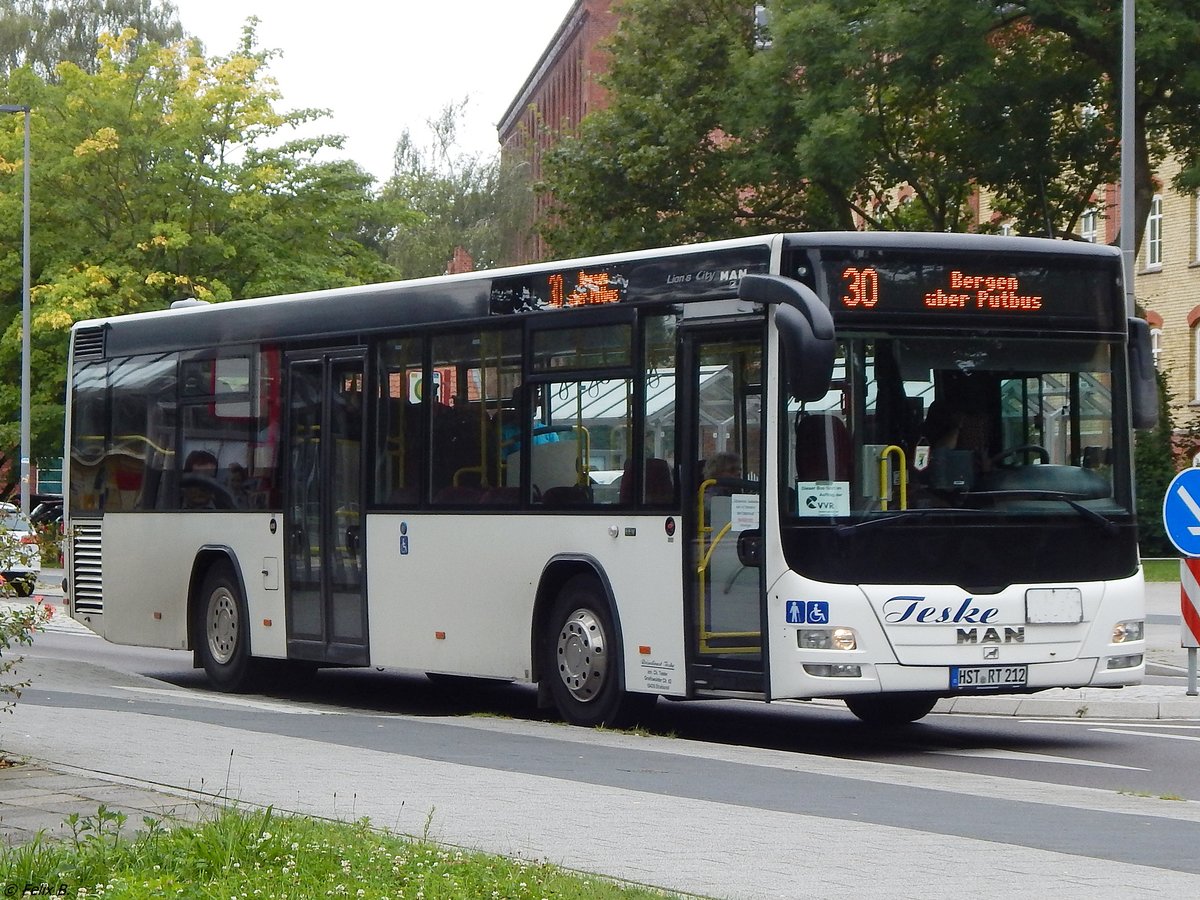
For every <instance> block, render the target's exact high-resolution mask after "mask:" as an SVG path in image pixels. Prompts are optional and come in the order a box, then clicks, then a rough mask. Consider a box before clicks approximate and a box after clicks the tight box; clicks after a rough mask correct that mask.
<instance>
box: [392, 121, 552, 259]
mask: <svg viewBox="0 0 1200 900" xmlns="http://www.w3.org/2000/svg"><path fill="white" fill-rule="evenodd" d="M466 105H467V101H466V100H462V101H458V102H454V103H449V104H447V105H446V106H445V107H444V108H443V110H442V112H441V114H440V115H439V116H438V117H437V118H436V119H432V120H430V121H429V122H427V123H426V124H427V125H428V127H429V130H430V132H431V139H430V141H429V143H428V144H426V145H424V146H422V145H421V144H419V143H418V141H417V139H416V138H415V137H414V135H413V134H412V132H411V131H410V130H409V129H407V128H405V129H404V131H403V133H402V134H401V136H400V140H399V141H398V142H397V143H396V150H395V153H394V156H393V159H394V169H393V174H392V177H391V178H390V179H388V182H387V184H386V185H384V188H383V191H382V195H381V197H382V200H383V202H384V203H388V204H392V207H393V209H399V210H400V211H401V212H402V213H403V215H402V216H401V217H400V218H398V219H397V221H396V225H395V228H394V229H393V231H392V233H391V235H390V237H389V238H388V239H387V240H386V242H385V243H386V248H385V253H386V257H387V260H388V262H389V263H391V264H392V265H393V266H395V267H396V269H397V270H398V271H399V272H400V273H401V275H402V276H403V277H405V278H420V277H423V276H427V275H441V274H443V273H444V272H445V271H446V266H447V264H448V263H449V262H450V259H451V257H452V256H453V255H454V251H455V249H456V248H458V247H462V248H463V249H465V250H466V251H467V252H468V253H469V254H470V255H471V258H472V259H473V260H474V263H475V267H476V268H481V269H486V268H492V267H494V266H496V265H501V264H503V263H506V262H510V261H512V260H513V259H514V258H515V256H516V253H517V249H518V247H519V246H520V241H521V238H522V232H523V231H524V230H525V229H526V228H527V226H525V225H523V224H522V223H525V222H528V220H529V216H530V212H529V211H530V209H531V203H532V201H531V196H532V195H531V192H530V188H529V185H528V184H527V183H526V182H525V181H523V180H522V177H521V173H522V167H521V164H520V162H521V161H520V160H506V161H505V162H503V163H502V162H501V159H500V156H499V154H492V155H483V154H478V153H475V154H472V153H464V152H463V151H462V150H461V149H460V148H459V145H458V130H459V126H460V125H461V123H462V120H463V116H464V114H465V111H466Z"/></svg>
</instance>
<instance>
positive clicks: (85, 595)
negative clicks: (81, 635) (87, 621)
mask: <svg viewBox="0 0 1200 900" xmlns="http://www.w3.org/2000/svg"><path fill="white" fill-rule="evenodd" d="M100 532H101V523H100V520H99V519H96V520H94V521H85V522H72V523H71V588H72V594H73V596H74V598H75V606H74V609H73V610H72V612H73V613H74V615H75V617H76V618H80V617H83V616H87V615H101V614H102V613H103V612H104V578H103V574H102V572H101V567H100V543H101V542H100Z"/></svg>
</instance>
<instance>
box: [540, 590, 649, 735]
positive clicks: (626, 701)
mask: <svg viewBox="0 0 1200 900" xmlns="http://www.w3.org/2000/svg"><path fill="white" fill-rule="evenodd" d="M615 637H616V629H615V627H614V626H613V620H612V613H611V612H610V611H609V606H608V603H607V601H606V600H605V598H604V596H603V594H602V593H601V590H600V586H599V585H598V584H597V583H596V579H595V578H594V577H591V576H588V575H576V576H574V577H572V578H571V579H570V580H568V581H567V583H566V584H565V585H563V587H562V590H561V591H559V594H558V598H557V600H556V601H555V603H554V609H553V610H552V611H551V614H550V619H549V622H548V626H547V630H546V634H545V637H544V639H543V641H542V652H543V657H542V677H543V678H546V679H548V681H549V682H550V694H551V696H552V697H553V698H554V705H555V707H557V709H558V711H559V714H560V715H561V716H562V717H563V719H564V720H565V721H567V722H568V723H570V724H572V725H582V726H584V727H593V726H597V725H604V726H608V727H610V728H625V727H628V726H630V725H633V724H636V722H637V720H638V719H639V718H640V717H641V716H642V715H644V714H646V713H648V712H649V711H650V709H651V708H652V707H653V705H654V703H655V701H656V700H657V697H656V696H655V695H654V694H630V693H627V692H626V691H625V689H624V684H623V680H624V679H623V678H622V677H621V666H622V658H621V651H620V647H619V646H618V645H617V642H616V640H615Z"/></svg>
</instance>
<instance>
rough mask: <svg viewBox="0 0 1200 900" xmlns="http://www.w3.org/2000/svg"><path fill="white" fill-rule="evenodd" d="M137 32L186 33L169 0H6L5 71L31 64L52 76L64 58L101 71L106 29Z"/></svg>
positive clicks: (1, 60) (155, 35) (0, 46)
mask: <svg viewBox="0 0 1200 900" xmlns="http://www.w3.org/2000/svg"><path fill="white" fill-rule="evenodd" d="M126 28H132V29H134V31H136V32H137V35H138V37H137V42H138V43H139V44H140V43H156V44H167V43H170V42H171V41H176V40H179V39H180V38H182V37H183V28H182V26H181V25H180V24H179V17H178V13H177V11H176V9H175V6H174V4H172V3H170V2H168V0H0V75H8V74H10V73H12V72H14V71H16V70H17V69H20V68H21V67H23V66H28V67H29V68H31V69H32V70H33V71H34V72H35V73H36V74H37V75H39V76H40V77H41V78H43V79H46V80H52V79H53V78H54V77H55V75H54V73H55V70H56V68H57V67H58V64H59V63H63V62H69V63H74V64H75V65H76V66H77V67H78V68H80V69H83V70H84V71H85V72H94V71H96V66H97V65H98V59H97V56H96V50H97V46H98V44H99V41H100V35H102V34H105V33H108V34H120V33H121V32H122V31H124V30H125V29H126Z"/></svg>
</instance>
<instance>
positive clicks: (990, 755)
mask: <svg viewBox="0 0 1200 900" xmlns="http://www.w3.org/2000/svg"><path fill="white" fill-rule="evenodd" d="M1197 740H1200V738H1197ZM928 752H929V753H931V754H932V755H934V756H967V757H971V758H973V759H999V760H1006V761H1009V762H1040V763H1057V764H1059V765H1064V766H1091V767H1093V768H1096V769H1128V770H1131V771H1134V772H1148V771H1150V770H1149V769H1143V768H1141V767H1139V766H1121V765H1117V764H1116V763H1106V762H1097V761H1095V760H1091V759H1071V758H1069V757H1066V756H1047V755H1045V754H1043V753H1022V752H1021V751H1019V750H930V751H928Z"/></svg>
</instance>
